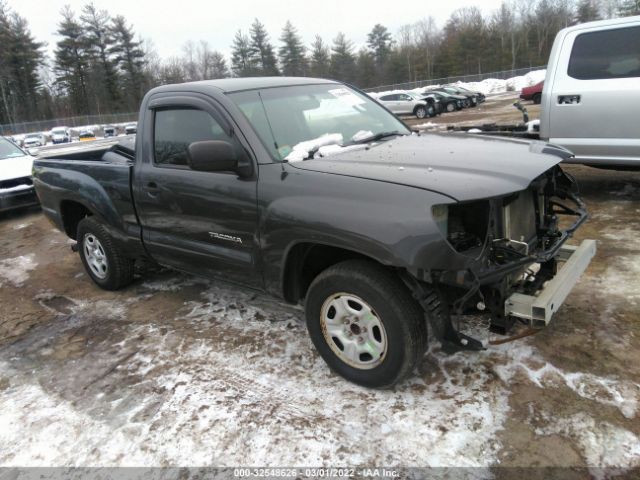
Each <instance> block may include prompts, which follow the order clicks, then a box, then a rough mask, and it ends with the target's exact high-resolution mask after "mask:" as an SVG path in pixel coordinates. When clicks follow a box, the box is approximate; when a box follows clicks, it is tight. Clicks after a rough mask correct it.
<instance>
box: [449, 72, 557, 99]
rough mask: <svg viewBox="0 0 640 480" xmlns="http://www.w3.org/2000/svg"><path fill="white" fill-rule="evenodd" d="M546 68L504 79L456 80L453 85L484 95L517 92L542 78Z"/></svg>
mask: <svg viewBox="0 0 640 480" xmlns="http://www.w3.org/2000/svg"><path fill="white" fill-rule="evenodd" d="M546 74H547V71H546V70H534V71H533V72H529V73H527V74H526V75H522V76H519V77H512V78H508V79H506V80H500V79H497V78H487V79H486V80H482V81H481V82H457V83H456V84H455V85H457V86H459V87H462V88H467V89H469V90H474V91H477V92H482V93H484V94H485V95H488V94H490V93H504V92H519V91H520V90H522V89H523V88H524V87H530V86H532V85H535V84H536V83H540V82H541V81H543V80H544V77H545V75H546Z"/></svg>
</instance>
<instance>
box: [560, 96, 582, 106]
mask: <svg viewBox="0 0 640 480" xmlns="http://www.w3.org/2000/svg"><path fill="white" fill-rule="evenodd" d="M579 103H580V95H558V104H559V105H577V104H579Z"/></svg>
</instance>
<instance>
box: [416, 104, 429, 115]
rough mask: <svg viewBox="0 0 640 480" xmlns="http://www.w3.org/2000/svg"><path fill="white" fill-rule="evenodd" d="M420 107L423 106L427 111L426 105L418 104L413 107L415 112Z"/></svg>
mask: <svg viewBox="0 0 640 480" xmlns="http://www.w3.org/2000/svg"><path fill="white" fill-rule="evenodd" d="M419 108H423V109H424V110H425V111H426V110H427V106H426V105H416V106H415V107H413V113H416V112H417V111H418V109H419Z"/></svg>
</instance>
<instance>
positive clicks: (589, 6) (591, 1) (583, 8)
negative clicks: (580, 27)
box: [576, 0, 602, 23]
mask: <svg viewBox="0 0 640 480" xmlns="http://www.w3.org/2000/svg"><path fill="white" fill-rule="evenodd" d="M601 18H602V17H601V16H600V10H599V9H598V5H597V3H596V0H580V1H579V2H578V5H577V6H576V22H577V23H585V22H591V21H594V20H600V19H601Z"/></svg>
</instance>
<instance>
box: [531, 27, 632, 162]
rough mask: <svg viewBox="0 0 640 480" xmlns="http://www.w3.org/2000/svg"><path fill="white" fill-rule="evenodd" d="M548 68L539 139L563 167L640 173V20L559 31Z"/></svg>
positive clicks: (543, 94)
mask: <svg viewBox="0 0 640 480" xmlns="http://www.w3.org/2000/svg"><path fill="white" fill-rule="evenodd" d="M548 65H549V66H548V68H547V75H546V79H545V83H544V89H543V91H542V110H541V116H540V137H541V139H543V140H545V141H548V142H550V143H554V144H557V145H561V146H563V147H565V148H568V149H569V150H571V151H572V152H573V153H574V154H575V157H574V158H571V159H567V160H566V161H567V162H572V163H583V164H588V165H593V166H604V167H606V166H611V167H638V168H640V16H637V17H628V18H621V19H614V20H604V21H599V22H591V23H584V24H581V25H576V26H573V27H569V28H566V29H564V30H561V31H560V32H559V33H558V35H557V36H556V39H555V42H554V44H553V48H552V49H551V55H550V57H549V64H548Z"/></svg>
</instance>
